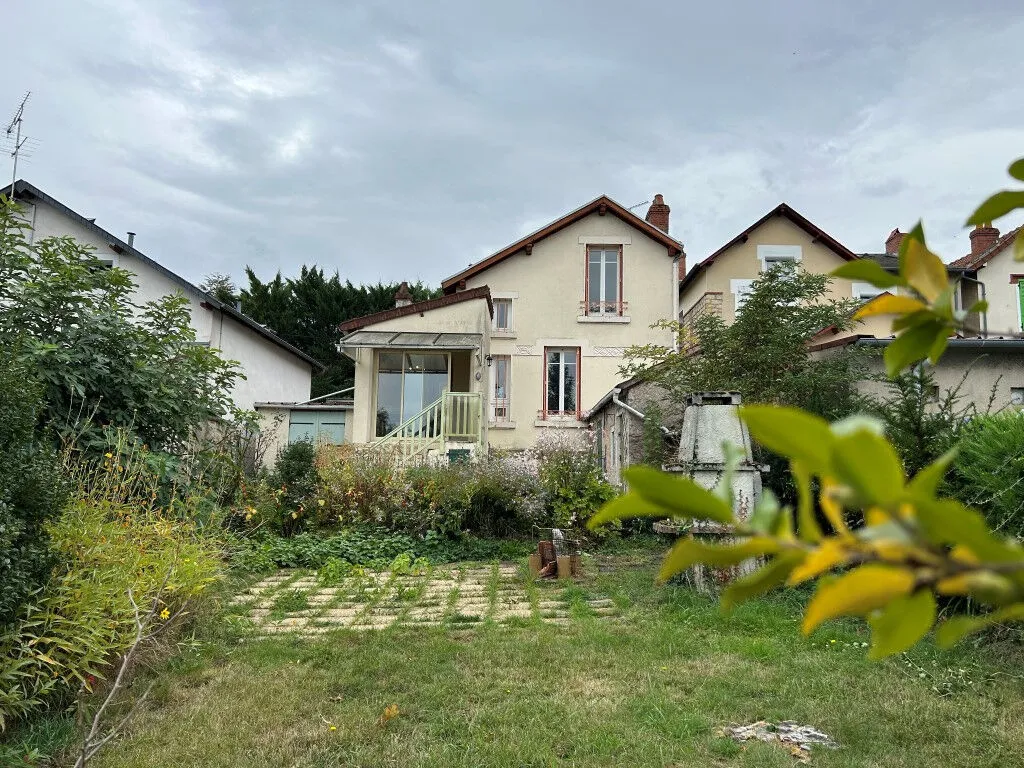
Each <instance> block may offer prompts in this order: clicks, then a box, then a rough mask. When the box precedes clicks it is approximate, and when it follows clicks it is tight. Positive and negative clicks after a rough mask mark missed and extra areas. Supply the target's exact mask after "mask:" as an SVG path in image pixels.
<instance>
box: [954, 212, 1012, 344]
mask: <svg viewBox="0 0 1024 768" xmlns="http://www.w3.org/2000/svg"><path fill="white" fill-rule="evenodd" d="M1020 231H1021V227H1018V228H1017V229H1014V230H1012V231H1010V232H1007V233H1006V234H1005V235H1002V236H1000V234H999V230H998V229H996V228H995V227H993V226H991V225H983V226H978V227H975V229H973V230H972V231H971V252H970V253H968V254H967V255H966V256H963V257H961V258H959V259H957V260H956V261H954V262H952V263H950V264H949V273H950V275H951V276H952V277H955V278H957V280H958V282H957V294H956V299H957V308H958V309H969V308H970V307H971V305H972V304H974V302H976V301H978V300H979V299H984V300H986V301H987V302H988V311H987V312H983V313H980V314H979V313H977V312H975V313H973V314H971V315H970V316H969V317H968V325H970V326H971V327H972V330H973V331H974V333H973V334H970V335H978V336H982V337H993V336H1007V335H1012V334H1018V333H1021V332H1022V331H1024V314H1022V313H1024V300H1022V299H1024V263H1022V262H1019V261H1014V258H1013V241H1014V240H1015V239H1016V237H1017V235H1018V233H1019V232H1020Z"/></svg>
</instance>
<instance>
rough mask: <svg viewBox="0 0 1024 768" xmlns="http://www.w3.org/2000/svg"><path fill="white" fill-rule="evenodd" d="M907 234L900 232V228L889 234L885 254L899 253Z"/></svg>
mask: <svg viewBox="0 0 1024 768" xmlns="http://www.w3.org/2000/svg"><path fill="white" fill-rule="evenodd" d="M905 234H906V233H905V232H900V230H899V227H897V228H896V229H894V230H893V231H892V232H890V233H889V237H887V238H886V239H885V252H886V253H899V252H900V245H902V243H903V236H904V235H905Z"/></svg>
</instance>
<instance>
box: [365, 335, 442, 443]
mask: <svg viewBox="0 0 1024 768" xmlns="http://www.w3.org/2000/svg"><path fill="white" fill-rule="evenodd" d="M379 354H380V357H379V360H380V362H379V363H378V366H377V432H376V434H377V437H383V436H384V435H386V434H387V433H388V432H390V431H391V430H393V429H394V428H395V427H397V426H399V425H400V424H402V422H404V421H406V420H407V419H410V418H412V417H413V416H415V415H416V414H417V413H419V412H420V411H422V410H423V409H424V408H426V407H427V406H428V405H430V404H431V403H433V402H434V401H435V400H437V399H438V398H439V397H441V394H442V393H443V392H444V391H445V389H447V388H448V369H449V358H448V355H447V354H445V353H437V352H406V353H400V352H381V353H379ZM439 427H440V424H436V425H435V424H430V425H425V430H424V431H425V434H424V437H426V436H428V434H429V436H434V435H435V432H436V429H437V428H439Z"/></svg>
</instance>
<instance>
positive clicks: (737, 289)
mask: <svg viewBox="0 0 1024 768" xmlns="http://www.w3.org/2000/svg"><path fill="white" fill-rule="evenodd" d="M753 286H754V281H753V280H730V281H729V290H730V291H732V294H733V297H734V298H735V299H736V313H737V314H739V311H740V310H741V309H743V305H744V304H746V302H747V296H749V295H750V291H751V289H752V288H753Z"/></svg>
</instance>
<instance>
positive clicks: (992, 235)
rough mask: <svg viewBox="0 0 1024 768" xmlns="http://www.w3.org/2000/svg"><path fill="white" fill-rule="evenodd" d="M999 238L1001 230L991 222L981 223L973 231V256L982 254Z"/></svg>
mask: <svg viewBox="0 0 1024 768" xmlns="http://www.w3.org/2000/svg"><path fill="white" fill-rule="evenodd" d="M998 239H999V230H998V229H996V228H995V227H993V226H992V225H991V224H988V223H985V224H979V225H978V226H976V227H975V228H974V229H973V230H972V231H971V256H980V255H981V254H983V253H984V252H985V251H987V250H988V249H989V248H991V247H992V246H993V245H995V244H996V240H998Z"/></svg>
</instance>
